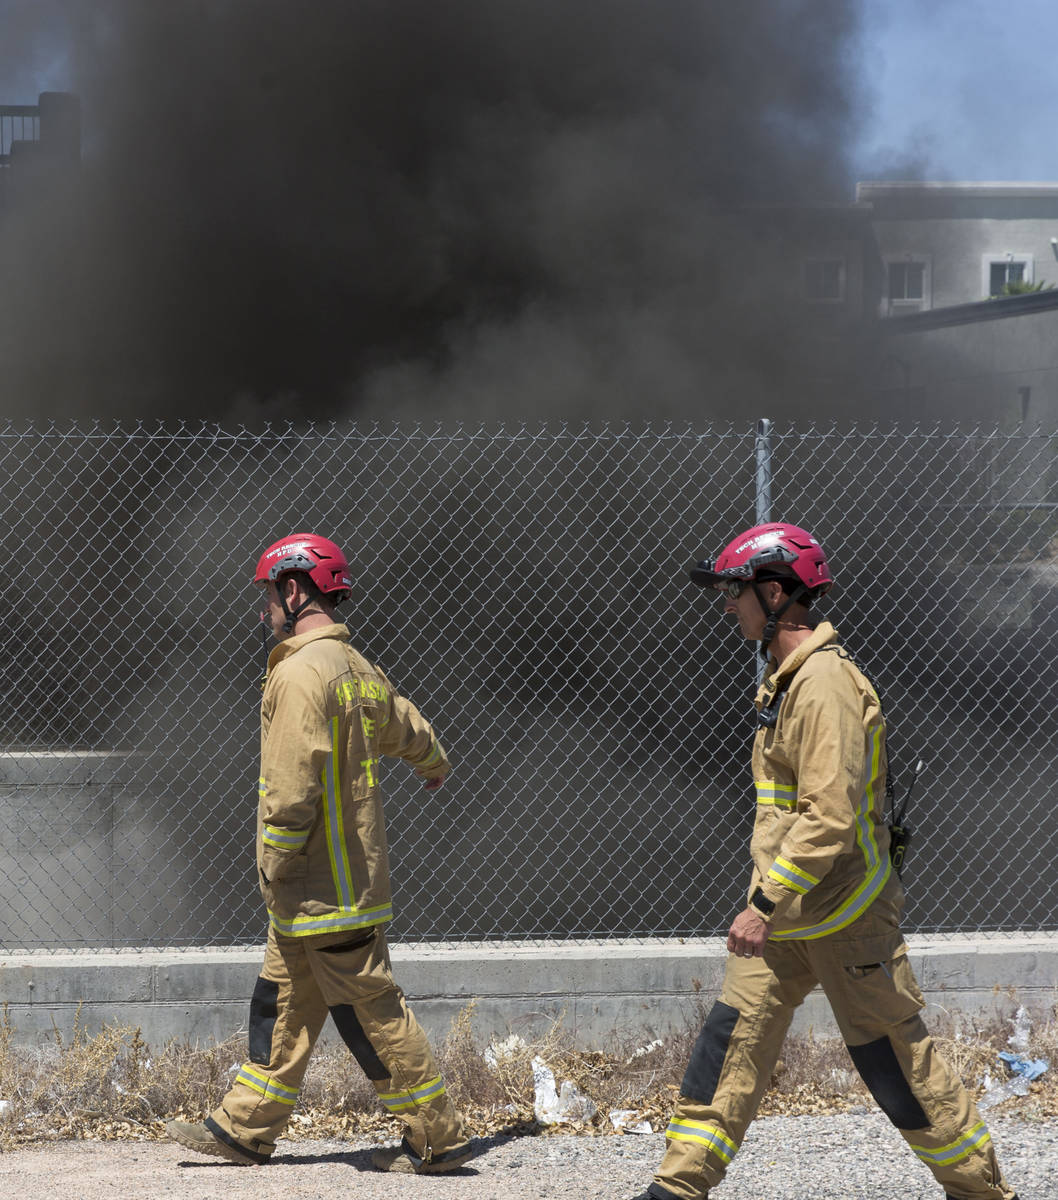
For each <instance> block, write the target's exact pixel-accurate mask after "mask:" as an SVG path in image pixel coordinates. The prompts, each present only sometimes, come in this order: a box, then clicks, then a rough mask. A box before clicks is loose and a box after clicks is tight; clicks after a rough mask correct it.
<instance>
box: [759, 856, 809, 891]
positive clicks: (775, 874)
mask: <svg viewBox="0 0 1058 1200" xmlns="http://www.w3.org/2000/svg"><path fill="white" fill-rule="evenodd" d="M768 878H769V879H774V880H775V882H776V883H782V884H785V885H786V886H787V887H791V888H793V890H794V891H795V892H800V893H801V895H802V896H804V895H805V894H806V893H807V892H808V891H810V890H811V889H812V888H814V887H815V886H816V884H817V883H818V882H819V880H818V879H816V877H815V876H814V875H809V873H808V872H807V871H804V870H802V869H801V868H800V867H799V866H797V864H796V863H792V862H790V860H789V859H788V858H777V859H776V860H775V862H774V863H772V865H771V867H770V869H769V870H768Z"/></svg>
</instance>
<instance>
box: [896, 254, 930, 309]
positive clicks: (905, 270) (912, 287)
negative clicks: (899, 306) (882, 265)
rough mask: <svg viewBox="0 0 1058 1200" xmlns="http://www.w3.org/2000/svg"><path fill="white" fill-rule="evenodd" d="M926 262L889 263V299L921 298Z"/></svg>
mask: <svg viewBox="0 0 1058 1200" xmlns="http://www.w3.org/2000/svg"><path fill="white" fill-rule="evenodd" d="M925 275H926V264H925V263H920V262H896V263H890V264H889V299H890V300H921V299H922V293H923V284H924V283H925Z"/></svg>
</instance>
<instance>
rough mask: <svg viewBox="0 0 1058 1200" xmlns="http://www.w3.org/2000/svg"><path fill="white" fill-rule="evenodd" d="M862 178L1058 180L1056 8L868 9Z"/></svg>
mask: <svg viewBox="0 0 1058 1200" xmlns="http://www.w3.org/2000/svg"><path fill="white" fill-rule="evenodd" d="M861 45H862V63H861V83H862V86H863V89H864V101H865V120H864V125H863V128H862V132H861V136H860V138H859V141H858V144H857V147H856V153H855V169H856V174H857V175H858V176H859V177H860V178H875V179H877V178H896V177H897V175H896V174H895V173H893V172H889V171H887V170H886V168H888V167H895V166H899V165H904V164H906V165H908V166H910V167H914V168H915V173H914V174H913V175H912V176H911V177H912V178H932V179H961V180H967V181H971V180H1020V181H1030V180H1031V181H1044V180H1052V181H1053V180H1058V139H1056V138H1055V136H1054V127H1055V110H1056V99H1058V81H1056V77H1055V73H1054V69H1053V63H1054V49H1055V46H1056V45H1058V0H1002V2H1001V0H865V2H864V27H863V31H862V34H861Z"/></svg>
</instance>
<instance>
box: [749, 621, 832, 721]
mask: <svg viewBox="0 0 1058 1200" xmlns="http://www.w3.org/2000/svg"><path fill="white" fill-rule="evenodd" d="M837 639H838V631H837V630H836V629H835V628H834V626H833V625H831V623H830V622H829V621H820V622H819V624H818V625H817V626H816V627H815V629H814V630H812V635H811V637H807V638H805V640H804V641H803V642H802V643H801V644H800V645H799V646H798V647H797V649H796V650H794V652H793V653H792V654H788V655H787V656H786V657H785V658H784V659H783V660H782V663H781V664H780V663H777V662H776V660H775V659H774V658H770V659H768V673H766V674H765V676H764V679H763V680H762V682H761V685H760V688H759V690H758V691H757V698H756V701H755V703H756V705H757V708H763V707H764V705H765V704H767V703H768V702H769V701H770V700H771V698H772V696H773V695H774V694H775V690H776V688H778V687H780V686H781V685H782V684H783V683H786V684H789V682H790V679H791V678H792V677H793V676H794V675H795V674H796V673H797V672H798V671H799V670H800V668H801V666H802V665H803V664H804V661H805V659H806V658H807V657H808V656H809V655H810V654H813V653H814V652H815V651H816V650H818V649H819V648H820V647H821V646H826V645H829V644H830V643H831V642H836V641H837Z"/></svg>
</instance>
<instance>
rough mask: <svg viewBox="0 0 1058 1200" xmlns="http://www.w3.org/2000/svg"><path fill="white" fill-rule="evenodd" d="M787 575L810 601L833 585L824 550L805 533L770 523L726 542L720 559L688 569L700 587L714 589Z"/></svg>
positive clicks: (796, 528) (758, 526) (782, 522)
mask: <svg viewBox="0 0 1058 1200" xmlns="http://www.w3.org/2000/svg"><path fill="white" fill-rule="evenodd" d="M777 567H778V568H786V570H781V571H780V570H776V568H777ZM790 572H792V573H793V574H794V575H795V576H796V577H797V578H798V579H799V580H800V581H801V583H803V584H804V585H805V587H806V588H807V589H808V591H809V594H810V595H811V596H813V597H814V596H822V595H823V593H824V592H826V591H828V590H829V589H830V586H831V584H832V583H833V582H834V580H833V578H832V577H831V574H830V568H829V567H828V566H827V560H826V557H825V556H824V554H823V547H822V546H821V545H820V544H819V543H818V542H817V541H816V539H815V538H814V537H813V536H812V535H811V534H810V533H809V532H808V530H807V529H801V528H800V526H798V525H788V524H787V523H786V522H785V521H773V522H772V523H771V524H769V525H754V526H753V528H752V529H747V530H746V531H745V532H744V533H740V534H739V535H738V537H736V538H734V539H733V540H732V541H730V542H728V544H727V545H726V546H725V547H724V548H723V550H722V551H721V552H720V556H719V558H707V559H704V560H703V561H702V562H700V563H698V564H697V565H696V566H694V567H691V572H690V574H691V579H693V580H694V582H695V583H697V584H698V585H699V586H700V587H715V586H716V584H717V583H719V582H720V581H721V580H723V579H731V580H737V581H748V580H751V579H767V578H768V577H769V576H774V575H785V574H788V573H790Z"/></svg>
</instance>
